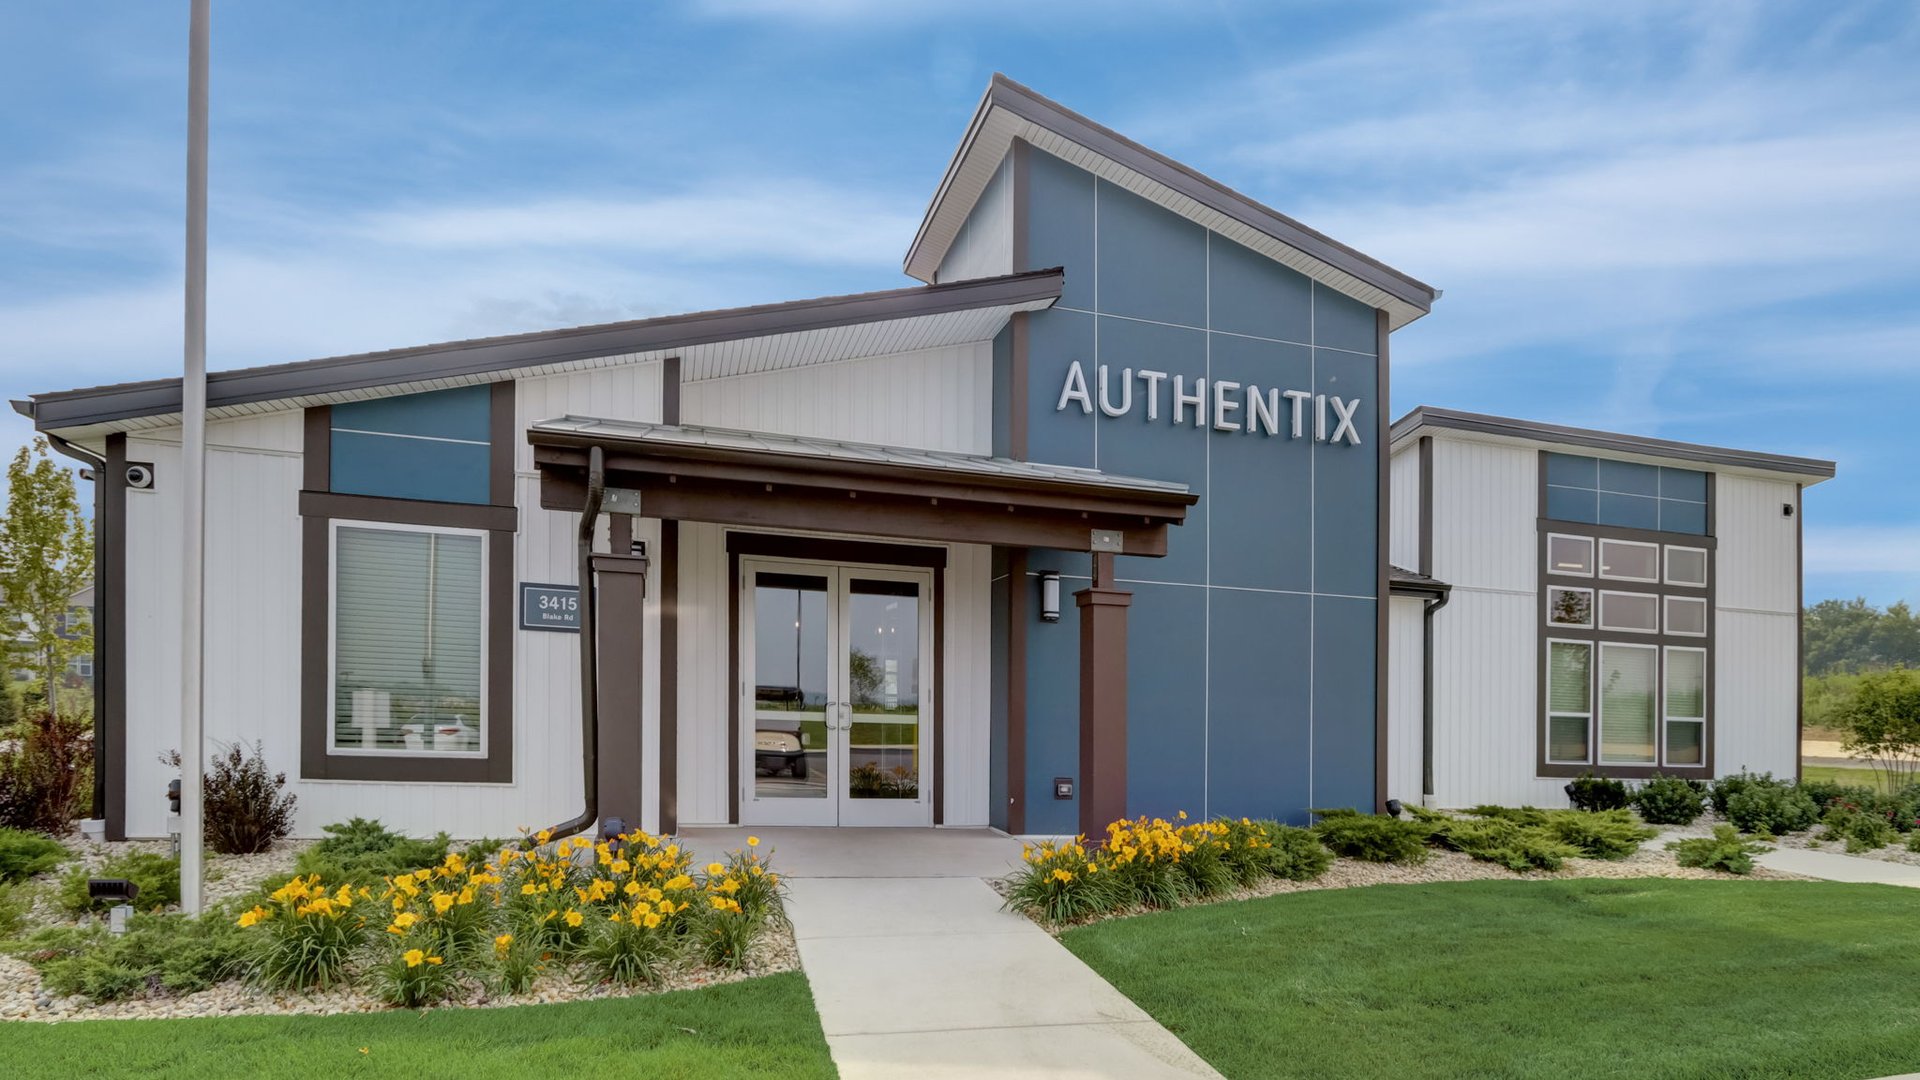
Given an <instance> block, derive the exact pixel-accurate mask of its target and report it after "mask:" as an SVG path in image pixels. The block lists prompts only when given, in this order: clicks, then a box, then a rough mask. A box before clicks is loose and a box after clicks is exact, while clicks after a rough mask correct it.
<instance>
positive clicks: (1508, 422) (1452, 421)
mask: <svg viewBox="0 0 1920 1080" xmlns="http://www.w3.org/2000/svg"><path fill="white" fill-rule="evenodd" d="M1421 428H1441V429H1444V430H1448V431H1467V432H1474V433H1477V434H1481V435H1501V436H1506V437H1508V438H1514V439H1531V440H1533V441H1535V442H1545V443H1560V444H1563V445H1566V446H1581V447H1586V448H1589V449H1593V450H1613V451H1617V452H1619V453H1623V454H1641V455H1644V456H1646V457H1660V458H1672V459H1674V460H1676V461H1697V462H1700V463H1701V464H1704V465H1720V466H1726V467H1729V468H1738V469H1758V470H1761V471H1764V472H1776V473H1789V474H1792V475H1796V476H1812V477H1818V478H1820V479H1822V480H1826V479H1831V478H1832V477H1833V474H1834V463H1833V462H1831V461H1822V460H1820V459H1818V458H1803V457H1791V456H1789V455H1786V454H1766V453H1760V452H1757V451H1753V450H1732V449H1728V448H1727V447H1724V446H1705V445H1702V444H1700V443H1686V442H1675V441H1674V440H1672V439H1655V438H1650V437H1648V436H1645V435H1622V434H1620V433H1619V432H1613V431H1595V430H1593V429H1592V428H1577V427H1566V426H1564V425H1561V424H1543V423H1540V422H1538V421H1534V420H1516V419H1514V418H1512V417H1508V416H1488V415H1486V414H1485V413H1471V412H1459V411H1456V410H1454V409H1437V408H1434V407H1433V406H1431V405H1422V406H1420V407H1419V408H1416V409H1414V410H1413V411H1412V412H1410V413H1408V414H1406V415H1405V416H1402V417H1401V418H1400V419H1398V420H1395V421H1394V422H1393V439H1392V441H1393V442H1395V443H1397V442H1399V441H1400V440H1401V439H1403V438H1405V437H1407V436H1408V435H1411V434H1413V433H1414V432H1415V431H1417V430H1419V429H1421Z"/></svg>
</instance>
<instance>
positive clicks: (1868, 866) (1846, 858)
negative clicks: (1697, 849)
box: [1753, 848, 1920, 889]
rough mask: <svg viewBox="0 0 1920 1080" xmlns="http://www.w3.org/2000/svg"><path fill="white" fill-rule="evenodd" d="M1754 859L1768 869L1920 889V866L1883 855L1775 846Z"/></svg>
mask: <svg viewBox="0 0 1920 1080" xmlns="http://www.w3.org/2000/svg"><path fill="white" fill-rule="evenodd" d="M1753 861H1754V862H1757V863H1759V864H1760V865H1761V866H1764V867H1766V868H1767V869H1769V870H1779V871H1782V872H1784V873H1789V874H1805V875H1806V876H1807V877H1816V878H1824V879H1825V880H1827V881H1851V882H1858V883H1862V884H1868V885H1904V886H1906V887H1907V888H1909V889H1920V866H1909V865H1908V864H1906V863H1896V862H1887V861H1886V860H1884V859H1863V858H1861V857H1860V856H1858V855H1842V854H1840V853H1839V852H1836V851H1808V850H1806V849H1805V848H1774V849H1773V850H1772V851H1767V852H1762V853H1761V854H1759V855H1755V856H1754V857H1753Z"/></svg>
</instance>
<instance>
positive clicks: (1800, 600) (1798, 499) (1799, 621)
mask: <svg viewBox="0 0 1920 1080" xmlns="http://www.w3.org/2000/svg"><path fill="white" fill-rule="evenodd" d="M1806 494H1807V485H1805V484H1795V485H1793V602H1794V607H1793V672H1794V680H1793V780H1794V782H1795V783H1799V782H1800V778H1801V774H1802V773H1803V771H1804V770H1805V767H1806V766H1805V762H1803V761H1802V760H1801V759H1802V757H1803V756H1804V755H1803V753H1802V752H1801V749H1800V748H1801V747H1802V746H1804V745H1805V740H1806V737H1807V695H1806V681H1807V551H1806V548H1805V547H1804V546H1803V545H1804V543H1805V541H1806V536H1807V527H1806V524H1805V520H1806V519H1805V517H1804V516H1803V515H1802V514H1801V512H1800V511H1801V504H1802V503H1803V502H1804V501H1805V499H1806ZM1712 495H1713V492H1712V490H1711V489H1709V490H1708V498H1707V513H1708V515H1709V517H1708V519H1707V520H1708V523H1709V524H1708V526H1707V527H1708V528H1712V527H1713V525H1712V521H1713V518H1712V517H1711V515H1712V513H1713V503H1714V499H1713V497H1712ZM1707 580H1708V581H1712V580H1713V579H1712V578H1708V579H1707ZM1708 614H1709V615H1712V614H1713V613H1712V612H1709V613H1708ZM95 670H98V668H96V669H95ZM1709 760H1711V759H1709Z"/></svg>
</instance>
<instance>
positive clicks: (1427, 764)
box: [1420, 590, 1453, 808]
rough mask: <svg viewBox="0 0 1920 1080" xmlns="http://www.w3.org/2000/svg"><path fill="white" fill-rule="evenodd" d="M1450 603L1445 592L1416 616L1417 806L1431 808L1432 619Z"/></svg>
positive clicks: (1447, 592)
mask: <svg viewBox="0 0 1920 1080" xmlns="http://www.w3.org/2000/svg"><path fill="white" fill-rule="evenodd" d="M1451 599H1453V591H1452V590H1448V591H1446V592H1443V593H1441V594H1440V595H1439V596H1438V597H1436V598H1435V599H1433V600H1429V601H1428V602H1427V606H1426V608H1425V609H1424V610H1422V611H1421V613H1420V805H1422V806H1425V807H1428V808H1431V807H1432V806H1433V615H1434V612H1436V611H1439V610H1440V609H1441V608H1443V607H1446V606H1447V601H1448V600H1451Z"/></svg>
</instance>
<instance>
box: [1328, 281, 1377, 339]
mask: <svg viewBox="0 0 1920 1080" xmlns="http://www.w3.org/2000/svg"><path fill="white" fill-rule="evenodd" d="M1375 318H1376V316H1375V314H1374V309H1373V308H1370V307H1368V306H1367V305H1365V304H1363V303H1361V302H1360V301H1358V300H1355V299H1354V298H1353V297H1351V296H1348V295H1346V294H1345V293H1340V292H1335V291H1334V290H1332V289H1329V288H1327V287H1326V286H1325V285H1315V286H1314V288H1313V344H1315V345H1318V346H1320V347H1321V348H1323V349H1346V350H1348V351H1350V352H1360V353H1366V354H1367V355H1369V356H1371V355H1373V353H1374V351H1375V350H1376V349H1378V348H1379V344H1380V343H1379V335H1380V328H1379V326H1378V325H1377V324H1376V322H1375Z"/></svg>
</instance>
